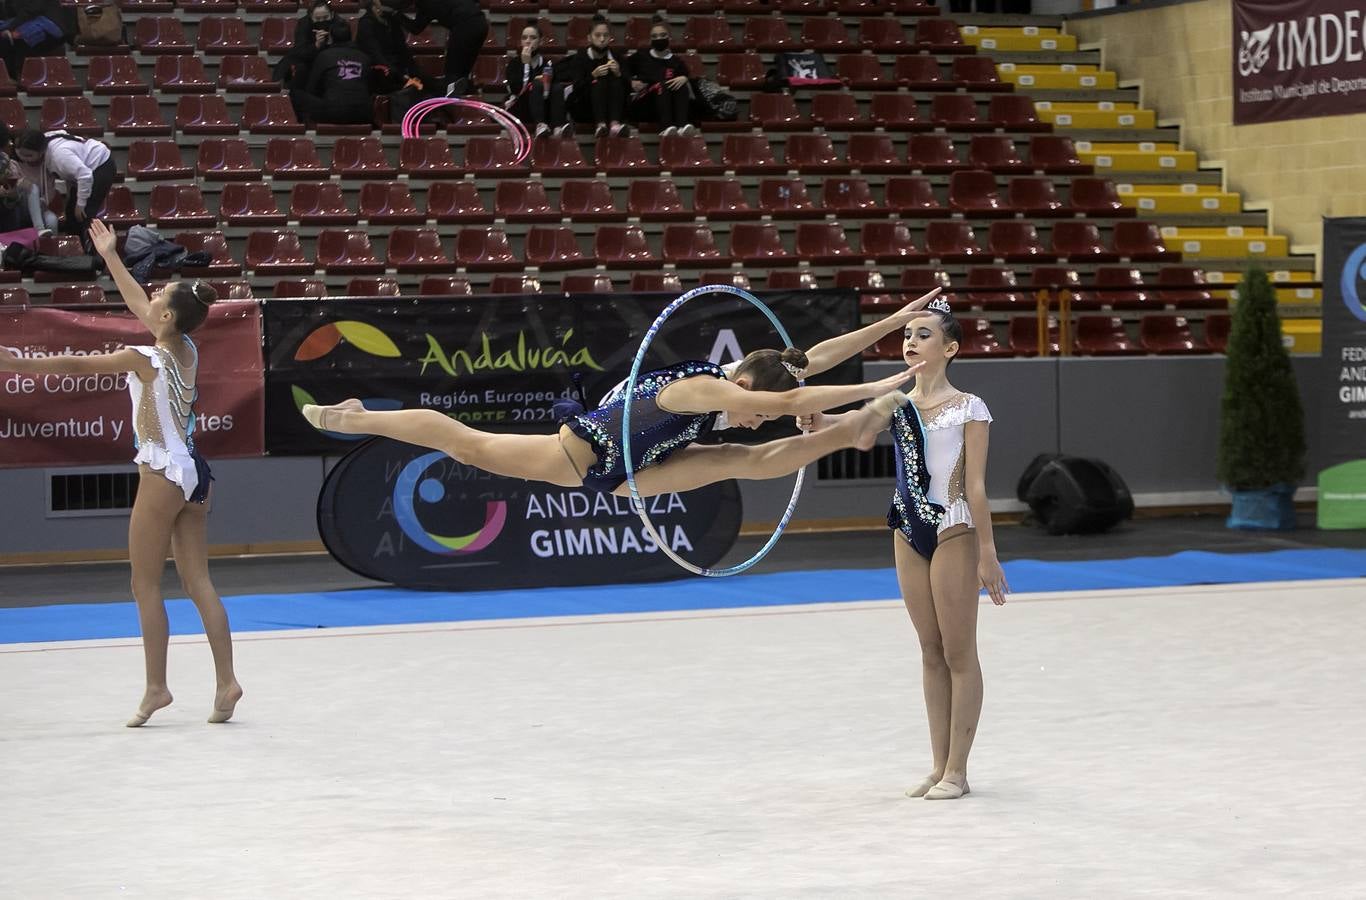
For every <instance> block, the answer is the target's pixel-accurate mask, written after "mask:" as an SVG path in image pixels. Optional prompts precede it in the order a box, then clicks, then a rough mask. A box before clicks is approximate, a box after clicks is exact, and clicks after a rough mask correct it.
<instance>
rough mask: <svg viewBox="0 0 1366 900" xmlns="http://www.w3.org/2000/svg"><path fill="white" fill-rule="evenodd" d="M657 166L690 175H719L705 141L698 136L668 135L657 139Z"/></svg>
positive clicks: (719, 169)
mask: <svg viewBox="0 0 1366 900" xmlns="http://www.w3.org/2000/svg"><path fill="white" fill-rule="evenodd" d="M659 164H660V166H661V167H662V168H663V169H666V170H668V171H670V172H683V173H686V174H690V175H719V174H721V173H722V172H723V171H725V166H722V165H718V164H717V163H716V162H715V161H713V160H712V158H711V154H709V153H708V152H707V141H706V139H705V138H703V137H702V136H701V135H700V134H693V135H682V134H670V135H666V136H664V137H662V138H660V139H659Z"/></svg>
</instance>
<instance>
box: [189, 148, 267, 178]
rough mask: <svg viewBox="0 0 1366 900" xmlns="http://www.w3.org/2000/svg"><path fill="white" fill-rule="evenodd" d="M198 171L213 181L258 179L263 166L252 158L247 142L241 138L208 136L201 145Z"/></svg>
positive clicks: (202, 176) (203, 176) (200, 174)
mask: <svg viewBox="0 0 1366 900" xmlns="http://www.w3.org/2000/svg"><path fill="white" fill-rule="evenodd" d="M196 171H198V173H199V177H200V178H207V179H209V180H211V181H256V180H257V179H258V178H260V177H261V167H260V166H258V165H257V164H256V163H255V161H253V160H252V158H251V150H250V148H248V147H247V142H246V141H244V140H242V139H241V138H206V139H205V140H204V141H203V142H202V143H201V144H200V145H199V161H198V163H197V164H196Z"/></svg>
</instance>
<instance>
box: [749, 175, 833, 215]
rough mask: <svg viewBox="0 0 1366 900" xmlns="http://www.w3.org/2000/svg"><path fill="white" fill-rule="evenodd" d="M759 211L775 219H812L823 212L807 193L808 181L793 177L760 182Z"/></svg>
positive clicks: (767, 179) (768, 179)
mask: <svg viewBox="0 0 1366 900" xmlns="http://www.w3.org/2000/svg"><path fill="white" fill-rule="evenodd" d="M736 190H737V192H738V186H737V188H736ZM759 211H760V212H761V213H763V214H764V215H767V216H772V217H773V218H775V219H810V218H812V217H813V216H818V215H820V212H821V210H820V208H819V207H817V206H816V204H815V203H814V202H813V201H812V200H811V196H810V195H809V194H808V193H807V190H806V182H804V181H802V180H801V179H800V178H792V177H788V178H765V179H764V180H763V181H761V182H759ZM741 218H751V217H748V216H745V217H741Z"/></svg>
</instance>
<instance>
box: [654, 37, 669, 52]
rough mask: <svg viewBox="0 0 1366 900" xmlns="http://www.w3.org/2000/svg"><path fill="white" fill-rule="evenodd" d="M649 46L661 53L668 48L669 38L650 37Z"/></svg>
mask: <svg viewBox="0 0 1366 900" xmlns="http://www.w3.org/2000/svg"><path fill="white" fill-rule="evenodd" d="M650 47H651V48H653V49H655V50H658V51H659V52H661V53H663V52H664V51H665V50H668V49H669V39H668V38H666V37H662V38H650Z"/></svg>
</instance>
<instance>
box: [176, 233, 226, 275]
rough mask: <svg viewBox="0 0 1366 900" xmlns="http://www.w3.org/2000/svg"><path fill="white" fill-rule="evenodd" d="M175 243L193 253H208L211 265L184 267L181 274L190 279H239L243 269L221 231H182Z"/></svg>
mask: <svg viewBox="0 0 1366 900" xmlns="http://www.w3.org/2000/svg"><path fill="white" fill-rule="evenodd" d="M175 242H176V243H177V244H179V245H180V246H182V247H184V248H185V249H186V250H189V251H190V252H191V253H207V254H208V255H209V264H208V265H206V266H184V267H182V268H181V270H180V272H181V274H182V275H184V276H186V277H188V278H197V277H205V276H208V277H213V276H221V277H233V278H235V277H237V276H238V275H240V274H242V267H241V266H240V265H239V264H238V262H237V260H236V259H234V258H233V256H232V251H231V250H229V249H228V239H227V238H226V237H224V236H223V232H221V231H182V232H180V233H179V234H177V235H176V238H175Z"/></svg>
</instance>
